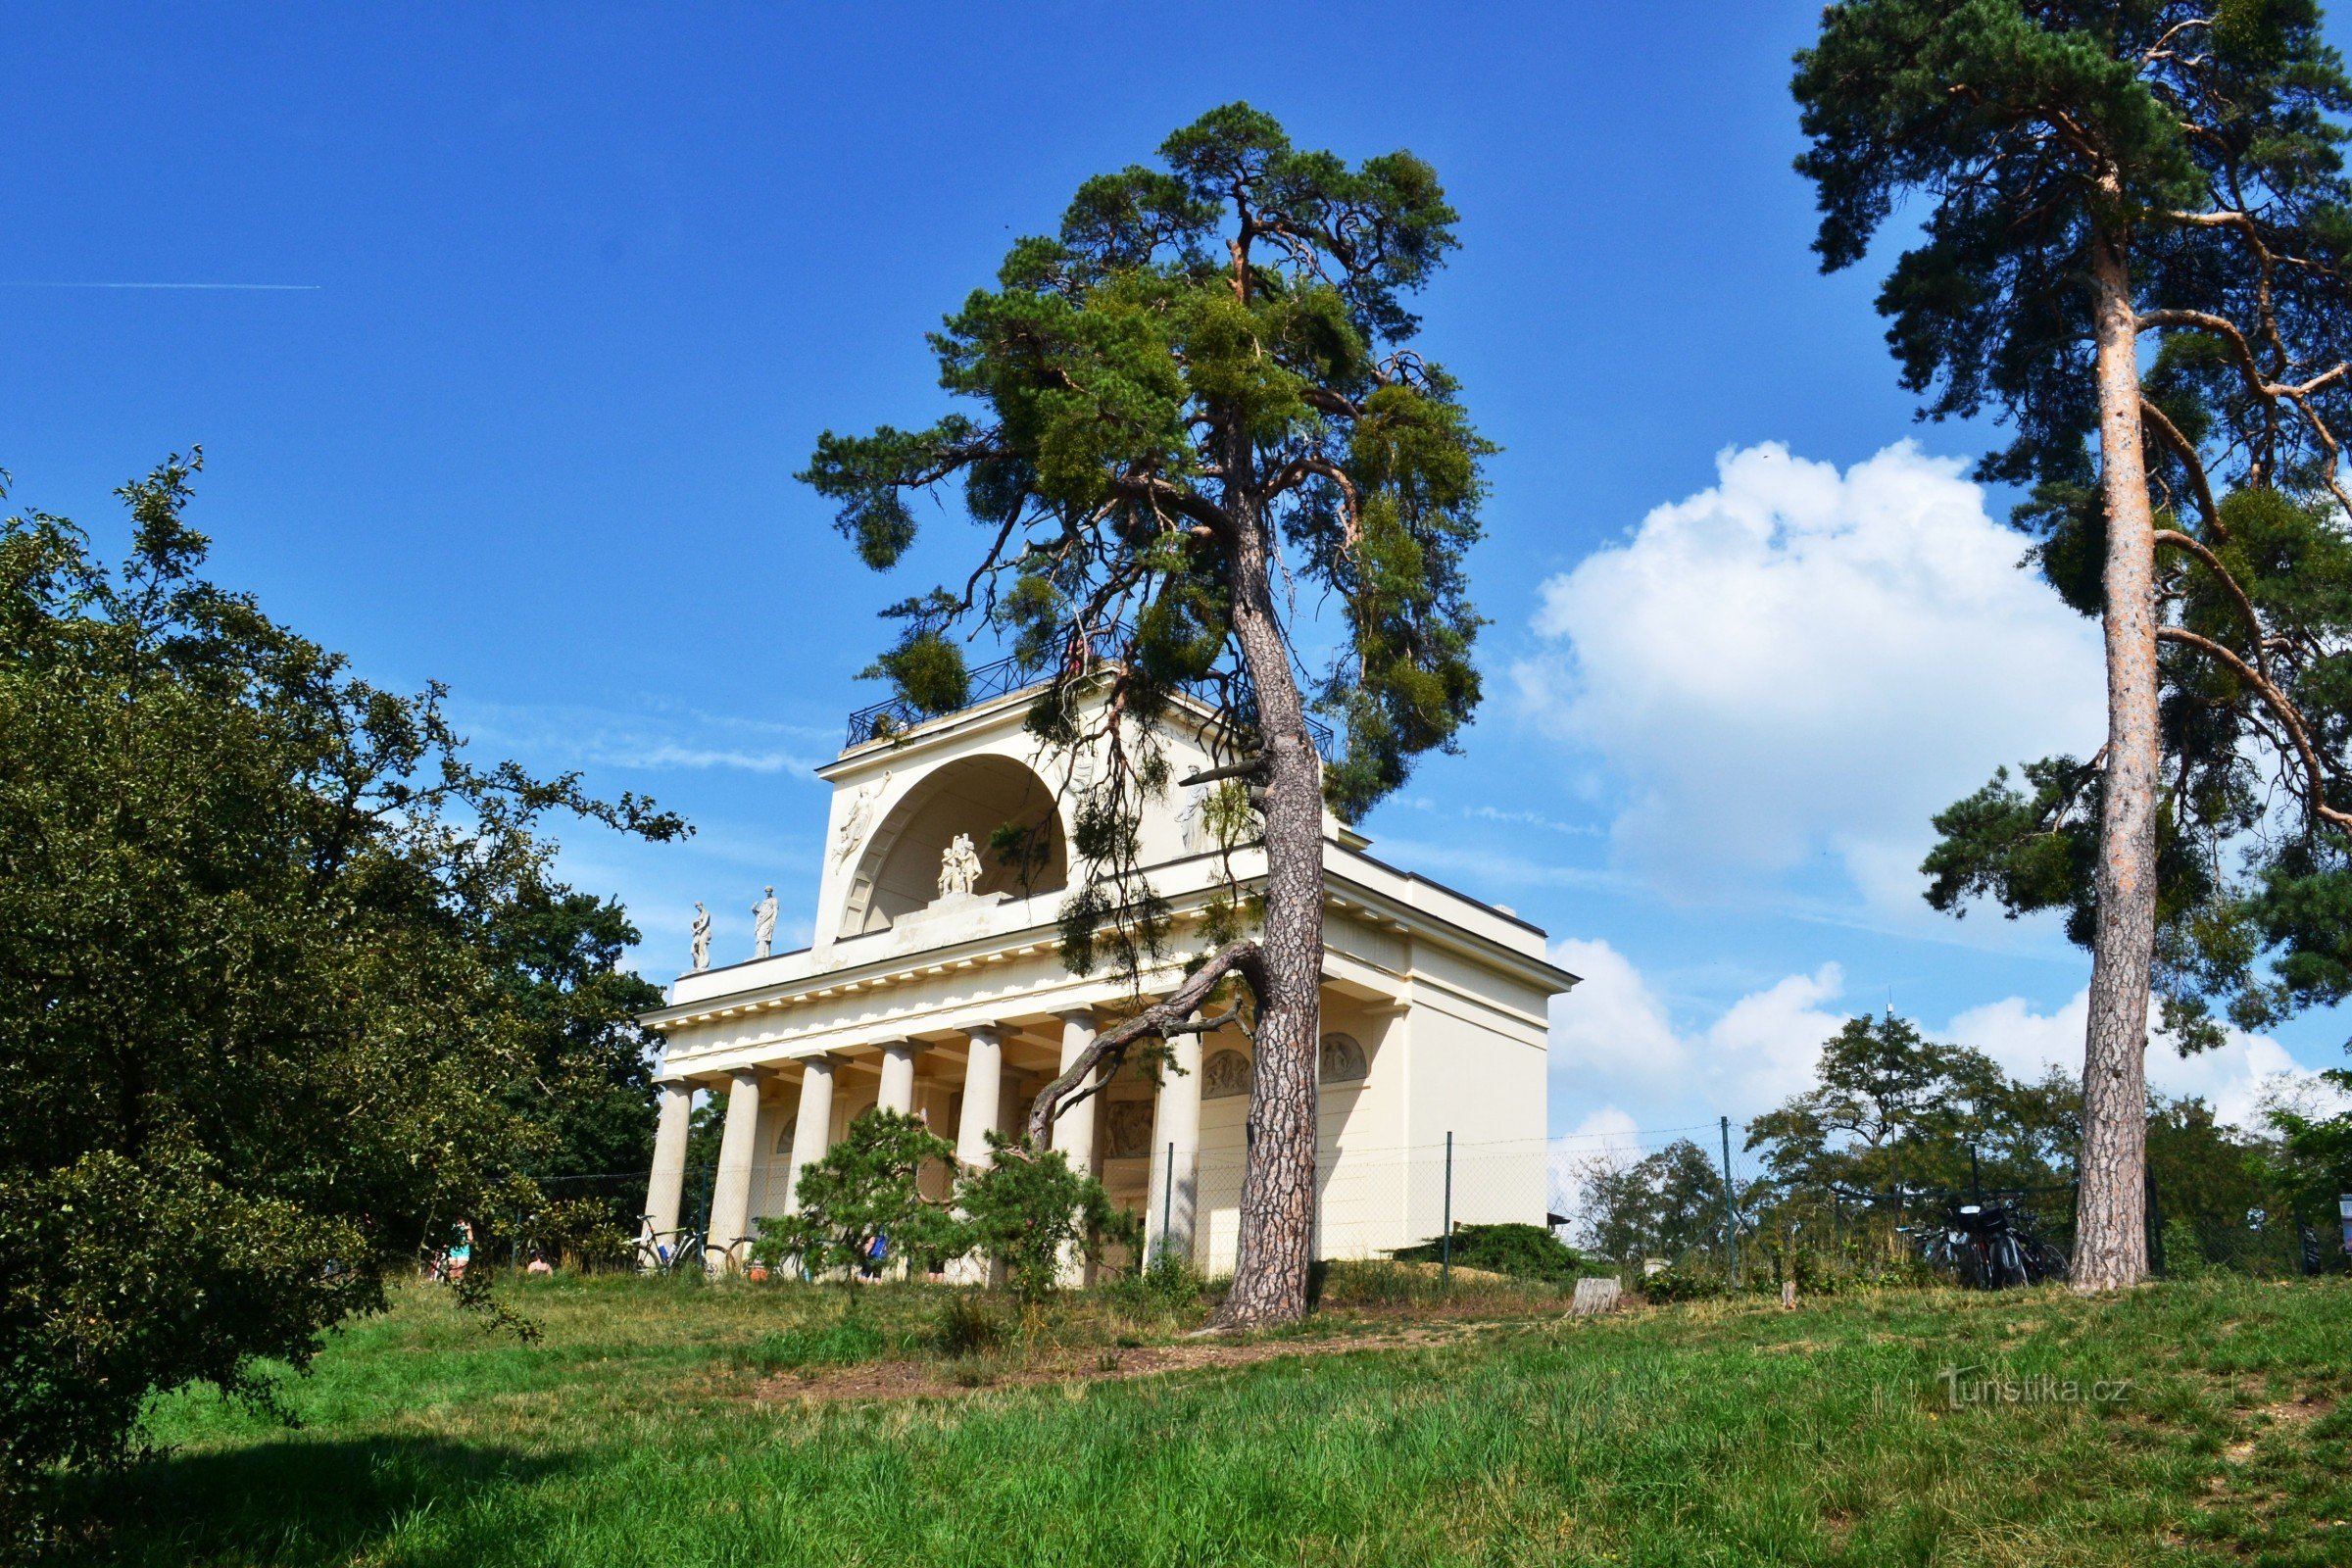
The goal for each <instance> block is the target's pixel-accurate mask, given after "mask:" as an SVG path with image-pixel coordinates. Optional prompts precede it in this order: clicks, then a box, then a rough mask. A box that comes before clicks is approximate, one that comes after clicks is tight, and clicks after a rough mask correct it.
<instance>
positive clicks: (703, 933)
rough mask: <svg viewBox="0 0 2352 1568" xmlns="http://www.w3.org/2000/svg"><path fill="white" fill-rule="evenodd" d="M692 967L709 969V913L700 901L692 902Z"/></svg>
mask: <svg viewBox="0 0 2352 1568" xmlns="http://www.w3.org/2000/svg"><path fill="white" fill-rule="evenodd" d="M694 966H695V967H696V968H697V969H708V968H710V967H711V911H710V910H709V909H706V908H704V907H703V901H702V900H700V899H697V900H695V901H694Z"/></svg>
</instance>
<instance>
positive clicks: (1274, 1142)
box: [1217, 502, 1323, 1328]
mask: <svg viewBox="0 0 2352 1568" xmlns="http://www.w3.org/2000/svg"><path fill="white" fill-rule="evenodd" d="M1231 510H1232V513H1233V521H1234V524H1235V531H1236V532H1237V534H1238V535H1239V538H1238V539H1236V540H1235V541H1234V544H1233V548H1232V551H1231V558H1232V560H1231V564H1232V585H1233V630H1234V637H1235V640H1236V642H1237V643H1238V644H1239V645H1240V647H1241V651H1242V657H1243V658H1244V660H1246V661H1247V662H1248V663H1249V666H1250V683H1251V684H1252V685H1253V686H1254V687H1255V688H1256V693H1257V723H1258V733H1259V735H1260V737H1261V738H1262V739H1263V741H1264V744H1265V749H1266V751H1265V755H1266V786H1265V798H1264V803H1263V814H1264V820H1265V845H1266V891H1265V901H1266V902H1265V923H1264V928H1263V930H1262V932H1261V934H1260V936H1259V939H1258V941H1259V947H1260V949H1261V952H1262V957H1261V959H1260V970H1259V977H1258V987H1257V990H1258V996H1257V1003H1258V1013H1257V1039H1256V1060H1255V1062H1254V1071H1253V1073H1252V1075H1251V1084H1250V1120H1249V1125H1248V1134H1249V1164H1248V1167H1247V1169H1246V1172H1245V1174H1244V1176H1243V1178H1242V1213H1241V1237H1240V1250H1239V1252H1238V1254H1237V1256H1236V1257H1235V1260H1234V1270H1233V1289H1232V1290H1231V1291H1230V1292H1228V1293H1227V1295H1226V1298H1225V1304H1224V1305H1223V1306H1222V1307H1221V1308H1220V1309H1219V1311H1218V1314H1217V1322H1218V1324H1219V1326H1221V1327H1225V1328H1255V1327H1262V1326H1264V1325H1267V1324H1274V1323H1291V1322H1296V1321H1297V1320H1299V1318H1301V1317H1303V1316H1305V1315H1306V1288H1307V1274H1308V1269H1309V1267H1310V1265H1311V1264H1312V1262H1313V1249H1314V1216H1315V1042H1316V1039H1317V1035H1318V1031H1319V1029H1320V1027H1321V1019H1322V987H1323V762H1322V759H1321V758H1319V757H1318V756H1316V754H1315V745H1314V740H1313V738H1312V737H1311V736H1310V735H1308V733H1307V729H1306V710H1305V705H1304V703H1303V702H1302V701H1301V700H1300V698H1299V686H1298V683H1297V681H1296V680H1294V679H1293V678H1292V674H1291V662H1290V648H1289V645H1288V643H1287V642H1285V640H1284V638H1283V635H1282V627H1281V624H1280V623H1279V621H1278V620H1277V619H1276V617H1275V605H1274V590H1273V584H1272V582H1271V580H1270V579H1269V577H1268V574H1267V561H1268V559H1269V556H1270V550H1269V544H1270V541H1268V540H1267V539H1266V538H1265V537H1264V530H1265V527H1266V523H1265V519H1264V517H1263V515H1262V514H1261V512H1260V510H1259V509H1258V508H1257V507H1255V506H1254V505H1249V504H1247V503H1246V502H1245V503H1243V504H1241V505H1236V506H1233V507H1232V509H1231Z"/></svg>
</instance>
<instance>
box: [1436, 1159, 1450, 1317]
mask: <svg viewBox="0 0 2352 1568" xmlns="http://www.w3.org/2000/svg"><path fill="white" fill-rule="evenodd" d="M1438 1285H1439V1287H1440V1288H1441V1289H1444V1290H1451V1289H1452V1288H1453V1134H1451V1133H1447V1134H1446V1233H1445V1235H1444V1236H1443V1237H1442V1238H1440V1240H1439V1242H1438Z"/></svg>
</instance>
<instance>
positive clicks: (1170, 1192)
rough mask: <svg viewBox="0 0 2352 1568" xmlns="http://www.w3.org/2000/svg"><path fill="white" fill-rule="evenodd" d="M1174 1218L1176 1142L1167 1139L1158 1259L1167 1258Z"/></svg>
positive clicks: (1161, 1189)
mask: <svg viewBox="0 0 2352 1568" xmlns="http://www.w3.org/2000/svg"><path fill="white" fill-rule="evenodd" d="M1175 1220H1176V1143H1175V1140H1173V1139H1170V1140H1169V1141H1168V1179H1167V1180H1166V1181H1164V1182H1162V1183H1160V1187H1159V1260H1160V1262H1161V1263H1162V1264H1163V1265H1164V1264H1165V1263H1166V1262H1167V1260H1168V1227H1169V1226H1170V1225H1172V1224H1174V1223H1175Z"/></svg>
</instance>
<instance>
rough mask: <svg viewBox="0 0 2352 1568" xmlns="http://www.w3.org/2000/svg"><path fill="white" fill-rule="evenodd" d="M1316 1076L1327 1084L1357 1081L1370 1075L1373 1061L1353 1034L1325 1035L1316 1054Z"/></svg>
mask: <svg viewBox="0 0 2352 1568" xmlns="http://www.w3.org/2000/svg"><path fill="white" fill-rule="evenodd" d="M1315 1067H1316V1071H1315V1076H1316V1077H1318V1078H1320V1079H1321V1080H1322V1081H1323V1082H1325V1083H1327V1084H1348V1083H1357V1082H1360V1081H1361V1080H1363V1079H1364V1078H1366V1077H1368V1076H1370V1074H1371V1071H1372V1064H1371V1062H1370V1061H1369V1060H1368V1059H1366V1057H1365V1055H1364V1048H1363V1047H1361V1046H1359V1045H1357V1044H1356V1043H1355V1037H1354V1036H1352V1035H1336V1034H1335V1035H1325V1036H1324V1037H1323V1045H1322V1048H1321V1050H1319V1051H1318V1052H1317V1053H1316V1054H1315Z"/></svg>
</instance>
